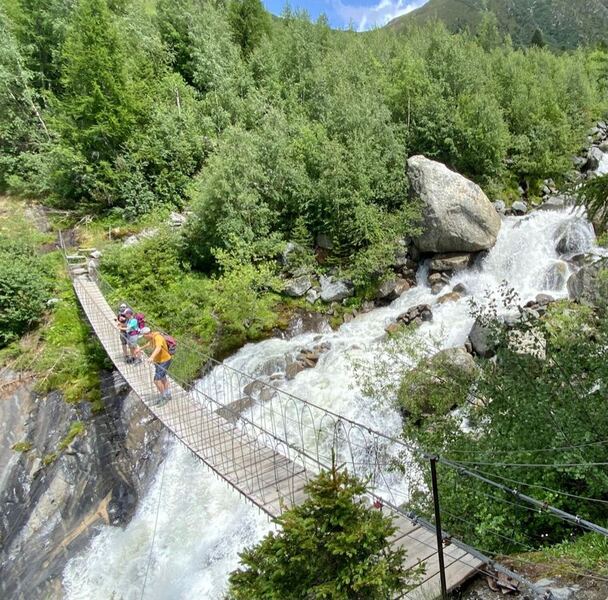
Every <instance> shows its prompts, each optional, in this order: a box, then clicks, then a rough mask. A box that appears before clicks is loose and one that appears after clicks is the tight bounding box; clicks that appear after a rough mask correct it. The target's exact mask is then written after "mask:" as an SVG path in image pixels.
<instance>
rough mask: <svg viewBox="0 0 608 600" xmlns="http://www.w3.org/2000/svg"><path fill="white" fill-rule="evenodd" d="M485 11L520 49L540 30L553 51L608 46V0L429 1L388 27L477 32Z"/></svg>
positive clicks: (392, 22) (395, 20)
mask: <svg viewBox="0 0 608 600" xmlns="http://www.w3.org/2000/svg"><path fill="white" fill-rule="evenodd" d="M486 10H488V11H491V12H493V13H494V14H495V15H496V16H497V18H498V25H499V29H500V30H501V32H502V33H504V34H506V33H509V34H510V35H511V38H512V39H513V42H514V43H515V44H516V45H519V46H527V45H529V44H530V42H531V40H532V37H533V36H534V33H535V31H536V30H537V29H540V31H541V32H542V36H543V39H544V41H545V42H546V44H547V45H549V46H552V47H554V48H564V49H565V48H575V47H576V46H579V45H587V44H594V43H597V42H601V41H603V42H605V43H608V0H429V2H428V3H427V4H425V5H424V6H422V7H420V8H419V9H417V10H415V11H413V12H411V13H409V14H407V15H403V16H402V17H399V18H397V19H394V20H393V21H391V22H390V23H389V24H388V25H387V27H389V28H393V29H403V28H405V27H407V26H408V24H410V23H417V24H421V23H424V22H426V21H429V20H432V19H439V20H441V21H443V22H444V23H445V24H446V25H447V26H448V28H449V29H450V30H451V31H460V30H462V29H463V28H465V27H469V28H470V29H471V30H472V31H475V29H476V28H477V26H478V25H479V23H480V21H481V18H482V15H483V13H484V11H486Z"/></svg>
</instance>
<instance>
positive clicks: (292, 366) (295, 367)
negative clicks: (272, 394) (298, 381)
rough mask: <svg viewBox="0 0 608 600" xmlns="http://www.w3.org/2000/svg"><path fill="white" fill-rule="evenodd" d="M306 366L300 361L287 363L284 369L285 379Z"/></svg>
mask: <svg viewBox="0 0 608 600" xmlns="http://www.w3.org/2000/svg"><path fill="white" fill-rule="evenodd" d="M305 368H306V367H305V366H304V365H303V364H302V363H301V362H297V361H294V362H292V363H289V364H288V365H287V369H286V370H285V377H286V378H287V379H293V378H294V377H295V376H296V375H297V374H298V373H300V372H302V371H303V370H304V369H305Z"/></svg>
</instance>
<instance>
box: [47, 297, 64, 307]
mask: <svg viewBox="0 0 608 600" xmlns="http://www.w3.org/2000/svg"><path fill="white" fill-rule="evenodd" d="M58 302H61V299H60V298H49V299H48V300H47V301H46V305H47V306H55V304H57V303H58Z"/></svg>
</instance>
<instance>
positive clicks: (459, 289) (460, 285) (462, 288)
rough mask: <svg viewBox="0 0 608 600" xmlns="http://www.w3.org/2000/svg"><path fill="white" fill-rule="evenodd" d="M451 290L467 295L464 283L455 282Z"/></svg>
mask: <svg viewBox="0 0 608 600" xmlns="http://www.w3.org/2000/svg"><path fill="white" fill-rule="evenodd" d="M452 291H453V292H456V293H457V294H460V295H461V296H466V295H467V288H466V286H465V285H464V283H457V284H456V285H455V286H454V287H453V288H452Z"/></svg>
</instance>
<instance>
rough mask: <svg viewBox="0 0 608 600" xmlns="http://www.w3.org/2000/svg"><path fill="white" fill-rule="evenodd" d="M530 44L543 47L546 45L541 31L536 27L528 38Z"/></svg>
mask: <svg viewBox="0 0 608 600" xmlns="http://www.w3.org/2000/svg"><path fill="white" fill-rule="evenodd" d="M530 46H536V47H537V48H544V47H545V46H546V44H545V38H544V37H543V32H542V31H541V30H540V29H539V28H538V27H537V28H536V29H535V30H534V34H533V35H532V39H531V40H530Z"/></svg>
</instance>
